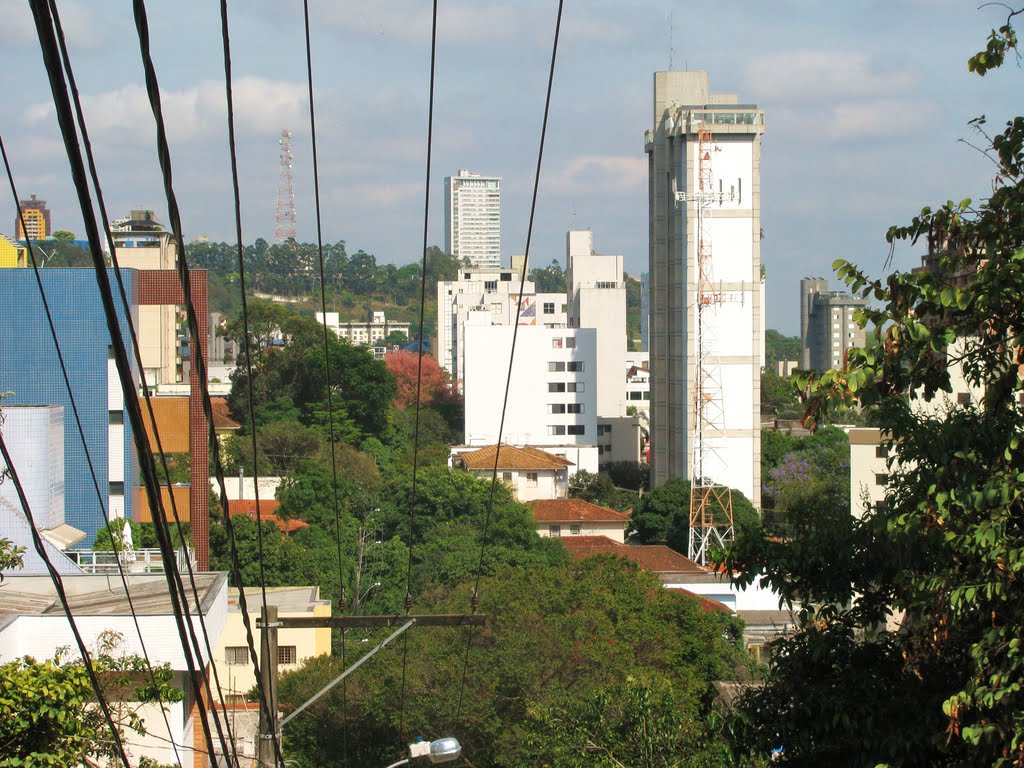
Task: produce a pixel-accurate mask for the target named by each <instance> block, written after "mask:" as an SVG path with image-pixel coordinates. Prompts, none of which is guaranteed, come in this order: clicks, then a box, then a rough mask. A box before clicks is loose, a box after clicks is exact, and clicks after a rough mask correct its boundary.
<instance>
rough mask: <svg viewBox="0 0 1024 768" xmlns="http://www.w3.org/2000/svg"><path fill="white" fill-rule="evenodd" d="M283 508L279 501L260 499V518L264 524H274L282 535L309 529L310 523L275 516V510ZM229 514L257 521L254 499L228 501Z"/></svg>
mask: <svg viewBox="0 0 1024 768" xmlns="http://www.w3.org/2000/svg"><path fill="white" fill-rule="evenodd" d="M280 506H281V502H280V501H278V500H277V499H260V504H259V508H260V514H259V518H260V519H261V520H262V521H263V522H264V523H273V524H274V525H276V526H277V527H278V528H280V529H281V532H282V533H295V531H300V530H302V529H303V528H308V527H309V523H307V522H306V521H305V520H282V519H281V518H280V517H278V516H277V515H275V514H274V510H276V509H277V508H278V507H280ZM228 512H230V513H231V516H232V517H234V516H235V515H245V516H246V517H248V518H249V519H250V520H256V519H257V516H256V502H255V501H254V500H252V499H242V500H237V499H230V500H228Z"/></svg>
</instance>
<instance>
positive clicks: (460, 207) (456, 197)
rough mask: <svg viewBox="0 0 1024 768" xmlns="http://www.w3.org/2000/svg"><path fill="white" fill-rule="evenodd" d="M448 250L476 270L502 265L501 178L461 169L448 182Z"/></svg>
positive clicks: (446, 182)
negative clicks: (465, 260) (476, 268)
mask: <svg viewBox="0 0 1024 768" xmlns="http://www.w3.org/2000/svg"><path fill="white" fill-rule="evenodd" d="M444 220H445V239H444V248H445V250H446V251H448V253H450V254H451V255H452V256H455V257H456V258H458V259H467V260H468V261H469V263H470V264H471V265H472V266H474V267H492V268H497V267H500V266H501V177H500V176H482V175H481V174H479V173H470V172H469V171H467V170H460V171H459V172H458V174H456V175H455V176H447V177H445V180H444Z"/></svg>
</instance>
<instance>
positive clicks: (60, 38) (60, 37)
mask: <svg viewBox="0 0 1024 768" xmlns="http://www.w3.org/2000/svg"><path fill="white" fill-rule="evenodd" d="M50 12H51V14H52V16H53V21H54V29H55V32H56V36H57V42H58V44H59V47H60V52H61V58H62V60H63V63H64V71H65V74H66V75H67V79H68V85H69V87H70V90H71V95H72V99H73V101H74V106H75V114H76V117H77V121H78V126H79V130H80V131H81V135H82V142H83V144H84V146H85V154H86V159H87V161H88V166H89V173H90V176H91V178H92V183H93V188H94V189H95V191H96V202H97V205H98V206H99V210H100V220H101V221H102V222H103V231H104V234H105V236H106V239H107V245H108V247H109V249H110V258H111V263H112V265H113V268H114V276H115V278H116V281H117V286H118V290H119V293H120V296H121V301H122V304H123V305H124V311H125V317H126V319H127V326H128V331H129V333H130V335H131V340H132V351H133V352H134V356H135V361H136V364H137V365H138V367H139V376H140V378H141V380H142V392H143V395H144V397H145V400H146V408H147V410H148V412H149V418H150V423H151V424H152V425H153V434H154V437H155V438H156V444H157V446H156V447H157V453H158V454H159V456H160V463H161V465H162V468H163V472H164V478H165V479H166V480H167V483H168V485H170V469H169V468H168V466H167V457H166V455H165V453H164V449H163V444H162V441H161V437H160V430H159V429H158V428H157V420H156V415H155V413H154V411H153V402H152V399H151V397H150V393H149V387H148V386H147V384H146V373H145V366H144V365H143V362H142V353H141V349H140V346H139V340H138V335H137V333H136V330H135V325H134V323H133V322H132V319H131V308H130V305H129V302H128V295H127V292H126V291H125V286H124V280H123V278H122V275H121V269H120V265H119V264H118V261H117V249H116V248H115V247H114V239H113V236H112V235H111V231H110V225H109V221H110V218H109V216H108V215H107V209H106V203H105V202H104V199H103V191H102V188H101V186H100V181H99V173H98V172H97V170H96V162H95V158H94V156H93V152H92V143H91V141H90V140H89V133H88V128H87V126H86V122H85V114H84V112H83V110H82V103H81V98H80V95H79V92H78V86H77V83H76V81H75V75H74V69H73V67H72V65H71V59H70V56H69V55H68V50H67V42H66V40H65V37H64V30H63V27H62V25H61V21H60V15H59V12H58V10H57V6H56V3H55V1H54V0H50ZM169 496H170V502H171V511H172V513H173V516H174V523H175V526H176V527H177V530H178V531H179V534H180V532H181V528H182V524H181V518H180V516H179V514H178V506H177V502H176V500H175V498H174V494H169ZM161 501H162V499H161ZM108 525H109V520H108ZM185 565H186V569H187V571H188V578H189V583H190V585H191V588H192V596H193V599H194V600H195V605H196V606H197V607H199V606H200V605H201V603H202V601H201V600H200V598H199V589H198V587H197V585H196V579H195V573H194V572H193V569H192V562H191V560H190V559H189V558H186V559H185ZM175 582H176V584H177V587H178V589H179V591H180V593H181V596H182V605H183V606H184V610H185V613H186V614H188V613H189V609H188V598H187V596H186V595H185V589H184V585H183V584H182V583H181V580H180V573H179V574H177V575H176V578H175ZM126 591H127V585H126ZM198 618H199V625H200V630H201V633H202V636H203V641H204V644H205V647H206V654H207V657H208V658H210V659H211V660H212V659H213V649H212V647H211V646H210V636H209V632H208V630H207V628H206V618H205V617H204V616H203V612H202V610H201V609H200V610H199V611H198ZM187 626H188V630H189V637H190V639H191V642H192V646H193V650H194V651H195V654H196V658H202V652H201V649H200V647H199V640H198V637H197V636H196V630H195V625H194V624H193V623H192V622H191V621H190V622H188V624H187ZM201 675H202V680H203V683H204V685H205V687H206V692H207V695H208V696H210V698H211V699H212V698H213V691H212V689H211V688H210V680H209V676H208V674H207V673H206V670H205V669H202V670H201ZM213 675H214V682H215V684H216V688H217V697H218V699H219V700H220V702H221V704H222V705H223V704H224V693H223V691H222V690H221V686H220V678H219V675H218V672H217V667H216V665H214V666H213ZM213 716H214V725H215V727H216V729H217V733H218V736H219V738H220V740H221V743H222V746H224V747H225V748H227V746H228V744H230V747H231V752H232V754H233V755H234V762H235V764H236V765H237V764H238V755H237V752H236V750H235V745H234V736H233V734H232V733H231V727H230V724H228V723H225V725H226V727H227V731H228V737H229V738H228V740H227V743H225V738H224V732H223V729H222V726H221V723H220V718H219V716H218V715H217V712H216V709H215V710H214V713H213Z"/></svg>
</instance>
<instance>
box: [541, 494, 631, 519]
mask: <svg viewBox="0 0 1024 768" xmlns="http://www.w3.org/2000/svg"><path fill="white" fill-rule="evenodd" d="M527 504H528V505H529V507H530V509H532V510H533V518H534V519H535V520H536V521H537V522H538V523H576V522H581V521H582V522H588V523H622V524H623V525H625V524H626V523H628V522H629V515H627V514H624V513H623V512H616V511H615V510H614V509H608V507H602V506H601V505H599V504H592V503H591V502H589V501H584V500H583V499H537V500H536V501H530V502H527Z"/></svg>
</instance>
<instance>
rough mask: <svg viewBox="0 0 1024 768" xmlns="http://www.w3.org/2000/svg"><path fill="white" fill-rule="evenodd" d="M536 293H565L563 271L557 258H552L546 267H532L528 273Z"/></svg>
mask: <svg viewBox="0 0 1024 768" xmlns="http://www.w3.org/2000/svg"><path fill="white" fill-rule="evenodd" d="M528 279H529V280H530V282H532V283H533V284H534V286H535V287H536V289H537V293H565V289H566V285H565V272H564V271H563V270H562V265H561V264H559V263H558V259H552V260H551V263H550V264H548V265H547V266H546V267H534V268H533V269H531V270H530V274H529V275H528Z"/></svg>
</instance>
